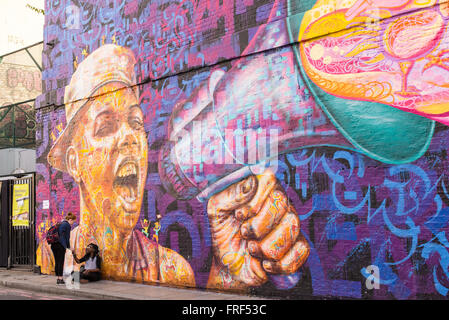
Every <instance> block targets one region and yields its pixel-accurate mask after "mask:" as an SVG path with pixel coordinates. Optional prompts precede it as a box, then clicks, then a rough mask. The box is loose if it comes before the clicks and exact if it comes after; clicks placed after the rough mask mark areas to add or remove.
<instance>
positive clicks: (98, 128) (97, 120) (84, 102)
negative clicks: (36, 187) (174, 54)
mask: <svg viewBox="0 0 449 320" xmlns="http://www.w3.org/2000/svg"><path fill="white" fill-rule="evenodd" d="M135 62H136V61H135V58H134V55H133V52H132V51H131V50H130V49H127V48H124V47H120V46H117V45H112V44H108V45H104V46H102V47H100V48H98V49H97V50H95V51H94V52H92V53H91V54H90V55H89V56H88V57H87V58H86V59H85V60H84V61H83V62H82V63H80V65H79V67H78V69H77V70H76V72H75V73H74V74H73V76H72V79H71V81H70V84H69V85H68V86H67V88H66V94H65V103H66V109H65V111H66V119H67V125H66V128H65V130H64V131H63V132H62V133H61V135H60V136H59V137H58V139H57V140H56V142H55V144H54V145H53V147H52V149H51V150H50V152H49V154H48V162H49V163H50V164H51V165H52V166H53V167H54V168H56V169H58V170H60V171H64V172H67V173H68V174H70V175H71V176H72V178H73V179H74V180H75V182H76V183H77V184H78V185H79V189H80V215H81V219H80V224H79V226H78V227H77V228H75V229H74V230H72V237H71V247H72V248H75V251H80V250H81V249H82V248H85V246H86V245H87V244H88V243H90V242H93V243H96V244H97V245H98V246H99V248H100V252H101V255H102V256H103V261H104V263H103V268H102V272H103V273H104V276H105V277H106V278H111V279H118V280H120V279H123V280H126V279H130V278H131V279H134V280H137V281H148V282H156V281H159V282H169V283H172V284H179V285H185V286H194V284H195V280H194V276H193V271H192V269H191V267H190V265H189V263H188V262H187V261H186V260H185V259H184V258H183V257H182V256H180V255H179V254H177V253H176V252H174V251H172V250H170V249H168V248H164V247H162V246H159V245H158V244H157V243H155V242H154V241H150V240H149V239H148V238H147V237H145V236H144V235H143V234H142V233H141V232H140V231H138V230H135V226H136V224H137V222H138V220H139V216H140V209H141V204H142V199H143V195H144V189H145V182H146V175H147V166H148V163H147V161H148V145H147V136H146V133H145V130H144V115H143V112H142V110H141V108H140V106H139V93H138V88H137V86H136V81H135V73H134V65H135ZM40 250H41V251H42V250H44V249H42V248H40ZM38 251H39V250H38ZM77 253H78V254H81V252H77ZM39 255H40V256H41V259H42V261H40V263H41V264H40V265H41V266H43V265H44V266H45V264H46V263H45V261H44V260H45V259H46V258H45V254H44V253H42V252H40V253H39V252H38V256H39ZM38 260H39V258H38ZM66 260H67V261H66V268H70V266H73V261H71V259H70V257H68V259H66ZM173 265H176V267H177V268H176V270H175V271H176V272H175V271H173V268H172V266H173ZM44 269H45V268H44ZM75 269H76V268H75ZM47 271H48V270H47ZM67 271H70V270H67Z"/></svg>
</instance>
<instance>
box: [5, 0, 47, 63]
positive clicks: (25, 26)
mask: <svg viewBox="0 0 449 320" xmlns="http://www.w3.org/2000/svg"><path fill="white" fill-rule="evenodd" d="M27 3H28V4H30V5H32V6H34V7H37V8H41V9H44V0H0V56H1V55H4V54H6V53H9V52H12V51H15V50H18V49H21V48H23V47H26V46H29V45H32V44H34V43H36V42H39V41H42V40H43V36H44V29H43V28H44V15H43V14H40V13H37V12H35V11H33V10H31V9H30V8H27V7H26V4H27Z"/></svg>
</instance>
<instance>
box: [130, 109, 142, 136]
mask: <svg viewBox="0 0 449 320" xmlns="http://www.w3.org/2000/svg"><path fill="white" fill-rule="evenodd" d="M128 123H129V125H130V126H131V128H133V129H135V130H140V129H143V126H144V124H143V114H142V110H141V109H140V107H139V106H137V105H136V106H132V107H131V108H130V111H129V115H128Z"/></svg>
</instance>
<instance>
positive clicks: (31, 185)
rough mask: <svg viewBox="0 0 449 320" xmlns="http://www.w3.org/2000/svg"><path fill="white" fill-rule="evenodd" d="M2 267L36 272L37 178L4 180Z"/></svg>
mask: <svg viewBox="0 0 449 320" xmlns="http://www.w3.org/2000/svg"><path fill="white" fill-rule="evenodd" d="M0 179H1V180H0V184H1V186H0V187H1V188H0V190H1V194H0V199H1V202H0V210H1V211H0V267H7V268H12V267H20V268H26V269H33V267H34V264H35V260H36V254H35V250H36V242H35V225H34V222H35V175H34V173H30V174H20V175H10V176H8V177H0Z"/></svg>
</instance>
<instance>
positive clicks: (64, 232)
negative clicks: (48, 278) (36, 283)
mask: <svg viewBox="0 0 449 320" xmlns="http://www.w3.org/2000/svg"><path fill="white" fill-rule="evenodd" d="M75 221H76V216H75V215H74V214H73V213H71V212H69V213H68V214H67V215H66V216H65V219H64V220H63V221H62V222H61V224H60V225H59V228H58V235H59V241H57V242H55V243H52V244H51V251H53V255H54V257H55V273H56V276H57V277H58V278H57V280H56V283H57V284H64V280H63V279H62V272H63V270H64V258H65V252H66V250H67V249H69V250H70V231H71V229H72V225H73V224H74V223H75Z"/></svg>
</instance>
